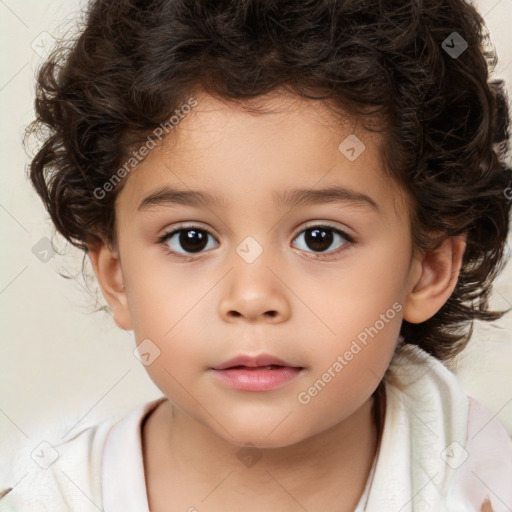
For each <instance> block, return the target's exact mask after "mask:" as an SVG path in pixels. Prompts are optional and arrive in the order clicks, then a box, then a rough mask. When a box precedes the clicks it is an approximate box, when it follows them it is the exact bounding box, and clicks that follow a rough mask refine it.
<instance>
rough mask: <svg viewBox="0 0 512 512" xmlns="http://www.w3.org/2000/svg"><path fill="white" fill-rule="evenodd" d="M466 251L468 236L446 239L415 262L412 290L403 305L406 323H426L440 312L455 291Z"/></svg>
mask: <svg viewBox="0 0 512 512" xmlns="http://www.w3.org/2000/svg"><path fill="white" fill-rule="evenodd" d="M465 249H466V236H465V235H463V236H460V237H447V238H445V239H443V240H442V241H441V242H440V243H439V244H438V245H437V246H436V247H435V248H434V249H429V250H427V251H426V252H425V253H424V254H423V256H422V257H421V259H419V260H417V261H416V262H415V265H416V269H415V270H416V272H414V274H415V277H414V281H413V283H412V290H411V291H410V292H409V294H408V295H407V298H406V300H405V304H404V315H403V319H404V320H407V321H408V322H411V323H413V324H418V323H421V322H425V321H426V320H428V319H429V318H431V317H432V316H434V315H435V314H436V313H437V312H438V311H439V310H440V309H441V307H442V306H443V305H444V304H445V302H446V301H447V300H448V299H449V298H450V295H451V294H452V292H453V290H454V289H455V285H456V284H457V280H458V278H459V272H460V268H461V266H462V258H463V256H464V250H465ZM411 275H412V273H411ZM417 276H419V277H417Z"/></svg>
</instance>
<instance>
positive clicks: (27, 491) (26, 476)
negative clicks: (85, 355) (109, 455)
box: [0, 402, 154, 512]
mask: <svg viewBox="0 0 512 512" xmlns="http://www.w3.org/2000/svg"><path fill="white" fill-rule="evenodd" d="M153 403H154V402H149V403H147V404H142V405H140V406H138V407H137V408H135V409H133V410H132V411H131V412H130V413H129V414H127V415H125V416H124V417H122V418H121V419H119V418H113V419H107V420H105V421H102V422H100V423H97V424H95V425H93V426H90V427H87V428H84V429H82V430H81V431H80V432H78V433H75V434H70V435H69V436H66V437H65V438H64V440H61V438H60V436H50V437H49V438H47V439H48V440H45V441H42V442H39V443H38V444H37V445H36V446H35V447H34V446H33V445H30V446H28V444H29V443H27V446H24V447H22V448H21V449H20V450H18V451H17V452H16V454H15V456H14V458H13V460H10V461H9V466H10V467H9V468H8V471H7V479H8V481H5V480H4V481H2V482H0V491H2V490H5V489H9V488H12V490H11V491H9V492H8V493H7V494H6V495H5V496H4V498H3V499H1V500H0V512H46V511H48V512H50V511H51V512H60V511H62V512H64V511H66V512H67V511H69V510H73V512H75V511H76V512H89V511H91V512H93V511H94V512H97V511H98V510H103V506H102V505H103V496H102V466H103V462H104V461H103V457H104V448H105V445H106V443H107V441H108V439H109V436H110V435H111V432H112V431H113V430H114V427H115V426H116V425H126V424H127V423H129V424H130V425H132V426H134V425H136V424H139V423H137V420H139V422H140V419H141V418H142V416H143V415H144V413H145V412H147V411H148V410H149V409H150V408H151V407H152V404H153ZM127 419H130V421H129V422H127ZM2 479H4V478H2Z"/></svg>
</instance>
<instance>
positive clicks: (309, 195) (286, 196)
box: [138, 186, 379, 211]
mask: <svg viewBox="0 0 512 512" xmlns="http://www.w3.org/2000/svg"><path fill="white" fill-rule="evenodd" d="M273 200H274V205H275V206H276V207H280V208H290V207H297V206H307V205H315V204H322V203H351V204H353V205H356V206H362V207H366V208H369V209H372V210H375V211H379V206H378V204H377V203H376V201H374V200H373V199H372V198H371V197H370V196H368V195H367V194H364V193H362V192H357V191H355V190H352V189H350V188H347V187H341V186H331V187H327V188H323V189H291V190H284V191H280V192H274V193H273ZM225 204H226V202H225V200H224V198H221V197H219V196H217V195H215V194H211V193H209V192H202V191H198V190H180V189H175V188H171V187H168V186H164V187H161V188H159V189H157V190H155V191H153V192H151V193H150V194H149V195H148V196H146V197H145V198H144V199H143V200H142V201H141V202H140V204H139V207H138V211H143V210H149V209H152V208H153V207H157V206H169V207H172V206H175V205H183V206H193V207H198V206H223V205H225Z"/></svg>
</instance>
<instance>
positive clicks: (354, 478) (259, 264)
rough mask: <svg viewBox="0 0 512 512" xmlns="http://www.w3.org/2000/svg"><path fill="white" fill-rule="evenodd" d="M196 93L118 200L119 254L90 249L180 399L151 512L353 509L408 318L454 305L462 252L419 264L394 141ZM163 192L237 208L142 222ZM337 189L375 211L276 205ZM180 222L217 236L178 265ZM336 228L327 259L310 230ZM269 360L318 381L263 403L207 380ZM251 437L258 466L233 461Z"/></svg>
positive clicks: (428, 257) (306, 108)
mask: <svg viewBox="0 0 512 512" xmlns="http://www.w3.org/2000/svg"><path fill="white" fill-rule="evenodd" d="M194 96H195V98H196V99H197V100H198V105H197V106H196V107H194V109H193V111H192V112H191V113H190V114H187V115H186V116H185V118H184V119H183V120H182V121H181V122H180V124H179V125H178V126H177V128H176V129H175V130H174V131H173V132H172V136H169V137H167V138H166V139H165V141H164V143H163V144H161V145H159V146H158V147H156V148H155V149H153V150H152V151H151V152H150V154H149V155H148V157H147V158H146V160H145V161H144V162H143V163H142V164H140V165H139V166H137V168H136V169H135V170H134V171H132V173H131V174H130V176H129V178H128V179H127V181H126V183H125V185H124V187H123V188H122V190H121V191H120V193H119V195H118V197H117V200H116V219H117V235H118V247H117V248H112V247H109V246H108V245H107V244H98V245H96V246H91V247H90V258H91V262H92V265H93V268H94V271H95V274H96V276H97V278H98V282H99V284H100V286H101V289H102V292H103V295H104V297H105V299H106V300H107V302H108V304H109V305H110V307H111V309H112V312H113V316H114V320H115V322H116V324H117V325H118V326H119V327H121V328H122V329H126V330H133V331H134V336H135V339H136V342H137V343H140V342H141V341H142V340H144V339H147V338H149V339H150V340H151V342H152V343H154V344H155V345H156V346H157V347H158V349H159V350H160V355H159V357H157V358H156V359H155V360H154V361H153V362H152V363H151V364H150V365H149V366H147V367H146V370H147V372H148V374H149V376H150V377H151V379H152V380H153V381H154V382H155V384H156V385H157V386H158V387H159V389H160V390H161V391H162V393H163V394H164V395H165V396H166V397H167V398H168V399H169V400H166V401H165V402H164V403H163V404H162V405H160V406H159V407H158V408H157V409H156V410H155V412H154V413H153V414H152V415H150V416H149V419H148V420H147V422H146V424H145V426H144V429H143V434H142V435H143V452H144V465H145V472H146V483H147V488H148V499H149V504H150V507H151V510H152V512H155V511H156V512H158V511H160V510H162V511H163V510H195V509H197V510H199V511H201V512H202V511H216V510H224V511H225V510H239V509H241V508H242V507H243V509H244V510H246V511H253V510H254V511H261V510H273V511H281V510H282V511H292V510H297V511H299V510H303V509H304V508H305V509H307V510H308V511H309V512H312V511H317V510H318V511H320V510H323V511H325V510H336V511H342V510H347V511H349V510H353V509H354V507H355V505H356V504H357V502H358V499H359V497H360V495H361V493H362V491H363V489H364V486H365V483H366V480H367V477H368V473H369V471H370V468H371V464H372V461H373V458H374V456H375V453H376V447H377V441H378V439H377V431H376V427H375V425H374V424H373V421H372V416H371V406H372V400H373V399H372V397H371V395H372V393H373V392H374V390H375V389H376V387H377V385H378V383H379V381H380V379H381V378H382V377H383V375H384V373H385V371H386V369H387V367H388V365H389V362H390V360H391V358H392V356H393V353H394V350H395V346H396V340H397V336H398V334H399V331H400V325H401V322H402V320H403V319H406V320H408V321H410V322H423V321H425V320H427V319H428V318H430V317H431V316H432V315H434V314H435V313H436V312H437V311H438V310H439V309H440V308H441V306H442V305H443V304H444V303H445V302H446V300H447V299H448V298H449V296H450V294H451V293H452V291H453V289H454V287H455V284H456V281H457V276H458V273H459V269H460V265H461V261H462V255H463V252H464V241H463V240H461V239H450V238H448V239H445V240H444V241H443V242H442V243H441V244H439V245H438V246H437V247H436V248H435V249H433V250H431V251H428V252H426V253H424V254H422V255H419V256H418V257H415V258H413V253H412V243H411V232H410V227H409V212H408V207H407V197H406V196H405V193H404V192H403V190H401V188H400V187H399V186H398V185H397V184H396V183H393V182H392V181H390V178H389V177H387V176H386V175H385V174H384V172H383V167H382V165H383V164H382V160H381V156H380V152H379V148H380V146H381V144H383V143H384V141H383V139H382V138H381V136H380V135H377V134H372V133H369V132H366V131H364V130H363V129H362V128H361V127H360V126H359V125H358V124H357V123H355V122H352V121H349V120H348V119H345V120H342V121H341V122H339V121H338V122H336V121H335V119H334V118H333V113H332V111H330V110H329V109H328V108H326V106H325V105H324V104H323V103H320V102H313V101H308V100H304V99H300V98H297V97H294V96H291V95H289V94H284V93H283V94H280V95H277V94H276V95H273V96H269V97H268V98H266V99H267V104H266V107H267V108H268V109H273V112H272V113H267V114H265V115H252V114H250V113H247V112H245V111H243V109H241V108H240V107H239V106H238V105H235V104H233V103H228V102H222V101H219V100H218V99H214V98H213V97H211V96H209V95H207V94H206V93H199V94H196V95H194ZM338 120H339V118H338ZM349 134H356V136H357V137H358V138H359V139H360V140H361V141H363V142H364V144H365V150H364V152H363V153H362V154H361V155H360V156H359V157H358V158H356V159H355V160H354V161H350V160H349V159H347V158H346V157H345V156H344V155H343V154H342V153H341V152H340V150H339V149H338V146H339V144H340V143H341V142H342V141H343V140H344V139H345V137H347V135H349ZM163 185H169V186H173V187H175V188H180V189H185V190H188V189H194V190H202V191H207V192H210V193H214V194H216V195H219V196H221V197H222V198H223V200H224V204H222V205H219V206H216V205H208V206H200V207H190V206H185V205H158V206H154V207H153V208H151V209H148V210H145V211H138V210H137V208H138V205H139V204H140V202H141V201H142V199H143V198H145V197H146V196H147V195H149V194H150V193H151V192H153V191H154V190H156V189H157V188H159V187H161V186H163ZM330 185H339V186H343V187H348V188H350V189H352V190H355V191H358V192H362V193H365V194H367V195H368V196H370V197H371V198H372V199H373V200H374V201H375V203H376V204H377V205H378V210H375V209H373V208H370V207H368V206H363V205H361V204H360V203H358V204H355V203H352V202H338V203H323V204H318V205H309V206H298V207H280V206H276V205H274V203H273V201H272V194H273V193H274V192H275V191H282V190H284V189H290V188H307V189H318V188H324V187H327V186H330ZM180 222H183V223H187V226H188V227H190V226H191V225H193V226H196V229H203V230H207V231H208V232H210V233H211V235H208V240H209V242H208V245H207V246H205V248H204V249H203V250H202V252H200V253H196V254H193V253H188V255H189V256H191V258H189V259H188V260H187V259H185V258H180V257H179V256H178V255H173V254H171V253H170V251H171V250H174V251H176V252H179V253H182V254H187V252H186V250H185V249H184V248H183V247H182V246H181V245H180V243H179V238H178V236H175V237H174V238H173V239H172V241H171V240H167V242H166V243H164V244H159V243H158V242H157V240H158V238H159V237H160V236H162V235H163V234H165V233H168V232H171V231H172V230H174V229H177V227H178V223H180ZM306 223H307V225H306ZM326 224H327V225H329V226H331V227H333V228H337V229H341V230H343V231H346V233H347V234H349V235H350V236H351V237H352V238H353V239H354V243H349V242H347V241H346V240H345V239H344V238H342V237H338V236H336V234H334V239H333V242H332V245H331V246H328V244H326V247H328V249H327V250H326V251H324V252H323V253H322V259H319V258H318V257H317V256H318V255H319V254H320V253H319V252H318V250H315V248H314V247H311V246H308V245H307V243H306V242H307V240H308V238H307V236H306V235H307V233H306V232H305V230H306V228H307V227H311V226H318V225H326ZM330 233H333V232H332V231H331V232H330ZM203 234H204V233H203ZM247 236H251V237H253V238H254V239H255V240H256V241H257V242H258V244H259V245H260V247H261V248H262V250H263V252H262V253H261V254H260V255H259V256H258V257H257V258H256V259H255V261H253V262H252V263H248V262H246V261H245V260H244V259H243V258H242V257H241V256H240V255H239V254H238V253H237V251H236V249H237V247H239V245H240V244H241V242H243V241H244V239H245V238H246V237H247ZM338 249H340V252H338V253H337V254H336V251H337V250H338ZM394 303H398V304H399V305H400V306H401V311H399V312H398V313H397V314H396V316H395V317H394V318H393V319H391V320H389V321H388V322H387V323H386V324H385V326H384V328H382V329H381V330H380V331H379V333H378V335H376V336H375V337H374V338H373V339H371V341H370V342H369V343H368V345H367V346H366V347H364V348H363V349H362V350H361V351H360V352H359V353H358V354H357V355H355V356H354V358H353V359H352V360H351V361H349V362H348V364H347V365H346V366H345V367H344V368H343V370H342V371H341V372H339V373H337V374H336V377H334V378H332V380H331V381H330V382H329V383H328V384H327V385H326V386H325V387H324V388H323V389H322V390H321V392H319V393H318V394H317V395H316V396H315V397H313V398H312V399H311V400H310V402H309V403H307V404H302V403H300V402H299V401H298V399H297V397H298V394H299V393H301V392H304V391H307V390H308V388H309V387H310V386H311V385H312V384H313V383H314V382H315V381H316V380H317V379H319V378H321V376H322V374H324V372H325V371H326V370H327V369H328V368H329V367H332V365H333V363H334V362H335V361H336V360H337V357H338V356H339V355H342V354H344V353H345V352H346V351H347V350H348V349H349V348H350V345H351V343H352V341H353V340H354V339H356V337H357V335H358V334H359V333H361V332H362V331H364V329H365V328H367V327H370V326H373V325H374V324H375V322H376V321H377V320H378V319H379V318H380V315H381V314H383V313H385V312H386V311H387V310H389V309H390V308H392V305H393V304H394ZM263 352H264V353H270V354H273V355H275V356H277V357H279V358H281V359H284V360H285V361H288V362H290V363H292V364H294V365H296V366H302V367H304V368H305V370H304V371H303V372H302V373H301V374H300V375H299V376H297V377H295V378H294V379H293V380H292V381H289V382H288V383H287V384H286V385H285V386H283V387H281V388H279V389H276V390H273V391H266V392H250V391H239V390H235V389H232V388H229V387H227V386H226V385H224V384H222V383H221V382H219V381H218V380H217V379H216V378H215V375H214V374H213V372H212V371H211V370H210V369H209V368H211V367H213V366H216V365H219V364H221V363H223V362H225V361H227V360H229V359H231V358H232V357H234V356H236V355H238V354H241V353H249V354H260V353H263ZM246 443H252V444H253V445H254V448H253V450H257V453H258V454H259V455H260V456H261V458H259V460H258V461H257V462H256V464H254V465H253V466H252V467H246V466H245V465H243V464H242V463H241V461H240V460H239V458H238V456H237V454H238V453H239V450H240V449H241V448H242V447H243V446H244V445H246ZM190 507H195V508H190Z"/></svg>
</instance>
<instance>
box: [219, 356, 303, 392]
mask: <svg viewBox="0 0 512 512" xmlns="http://www.w3.org/2000/svg"><path fill="white" fill-rule="evenodd" d="M212 370H213V373H214V374H215V375H216V377H217V378H218V380H219V381H220V382H222V383H223V384H224V385H227V386H228V387H230V388H234V389H238V390H241V391H270V390H273V389H276V388H279V387H282V386H284V385H285V384H286V383H288V382H290V381H291V380H293V379H294V378H295V377H297V376H298V375H300V374H301V373H302V372H303V371H304V370H305V368H304V367H303V366H295V365H293V364H291V363H287V362H285V361H283V360H282V359H279V358H276V357H274V356H269V355H261V356H257V357H251V356H247V355H242V356H238V357H236V358H234V359H231V360H229V361H227V362H226V363H224V364H221V365H219V366H217V367H215V368H212Z"/></svg>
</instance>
